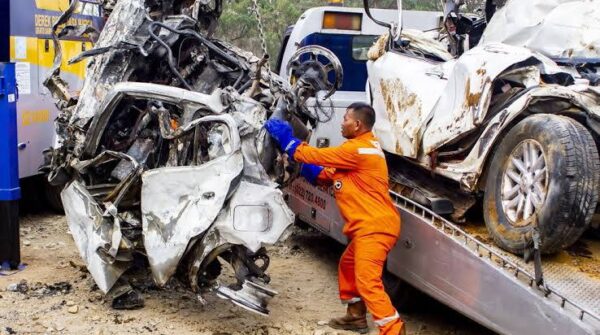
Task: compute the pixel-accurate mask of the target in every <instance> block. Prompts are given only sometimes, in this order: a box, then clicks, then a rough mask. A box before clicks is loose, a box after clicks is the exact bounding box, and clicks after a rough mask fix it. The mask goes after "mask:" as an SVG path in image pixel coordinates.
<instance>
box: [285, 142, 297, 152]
mask: <svg viewBox="0 0 600 335" xmlns="http://www.w3.org/2000/svg"><path fill="white" fill-rule="evenodd" d="M296 143H298V141H296V140H291V141H290V143H288V145H287V146H286V147H285V150H283V151H285V152H287V151H288V150H290V148H291V147H292V146H293V145H294V144H296Z"/></svg>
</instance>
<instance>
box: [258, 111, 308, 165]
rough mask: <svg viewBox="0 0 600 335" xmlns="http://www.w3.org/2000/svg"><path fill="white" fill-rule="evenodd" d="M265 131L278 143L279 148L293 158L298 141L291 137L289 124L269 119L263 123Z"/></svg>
mask: <svg viewBox="0 0 600 335" xmlns="http://www.w3.org/2000/svg"><path fill="white" fill-rule="evenodd" d="M265 129H267V131H268V132H269V134H270V135H271V136H272V137H273V138H274V139H275V141H277V143H279V148H280V149H281V150H282V151H285V152H287V154H288V155H289V156H290V158H293V157H294V152H295V151H296V147H298V145H300V140H299V139H297V138H295V137H294V135H292V127H291V126H290V124H289V123H287V122H286V121H283V120H278V119H270V120H268V121H267V122H266V123H265Z"/></svg>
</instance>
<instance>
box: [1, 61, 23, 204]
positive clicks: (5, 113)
mask: <svg viewBox="0 0 600 335" xmlns="http://www.w3.org/2000/svg"><path fill="white" fill-rule="evenodd" d="M17 97H18V93H17V86H16V83H15V64H13V63H0V157H1V158H0V201H3V200H4V201H8V200H18V199H19V198H20V197H21V189H20V187H19V162H18V152H17Z"/></svg>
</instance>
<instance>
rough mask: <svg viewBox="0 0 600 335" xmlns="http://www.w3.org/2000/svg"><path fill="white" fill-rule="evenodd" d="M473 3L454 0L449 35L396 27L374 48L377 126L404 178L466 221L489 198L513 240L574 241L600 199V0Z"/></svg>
mask: <svg viewBox="0 0 600 335" xmlns="http://www.w3.org/2000/svg"><path fill="white" fill-rule="evenodd" d="M462 3H464V2H463V1H455V0H448V1H446V11H445V19H444V28H443V31H442V32H441V34H440V36H439V37H436V38H431V37H428V36H427V35H426V34H424V33H423V32H418V31H404V30H397V31H395V30H394V29H390V33H389V36H392V37H391V38H389V41H388V40H386V38H387V37H384V38H382V40H381V42H380V43H379V44H377V45H376V46H375V47H374V48H373V49H372V50H371V51H370V58H371V61H370V62H369V63H368V72H369V86H370V90H371V97H372V103H373V106H374V108H375V110H376V111H377V113H378V122H377V124H376V125H375V132H376V134H377V136H378V137H379V139H380V141H381V145H382V148H383V149H384V150H386V151H387V152H389V153H391V154H393V155H394V156H396V157H395V158H398V165H397V166H402V168H399V169H396V172H397V174H396V178H395V179H396V180H395V181H396V182H399V183H400V184H403V185H404V186H406V187H407V189H410V190H413V191H403V193H404V194H406V195H409V193H410V192H412V193H410V195H415V193H420V194H418V196H412V198H413V199H414V200H416V201H418V202H420V203H422V204H424V205H427V206H430V207H432V208H434V209H438V210H439V211H438V213H440V214H452V215H453V218H454V219H456V220H461V219H463V218H464V214H465V212H466V211H467V209H468V208H470V207H472V206H473V205H474V204H475V203H476V200H477V199H478V198H483V199H482V204H483V214H484V217H485V223H486V226H487V228H488V231H489V232H490V235H491V237H492V238H493V240H494V241H495V242H496V243H497V244H498V245H499V246H501V247H502V248H504V249H505V250H508V251H511V252H513V253H518V254H522V253H527V252H529V251H531V250H532V249H533V248H534V244H535V248H536V249H538V248H539V250H541V251H543V252H546V253H553V252H556V251H558V250H561V249H563V248H566V247H568V246H570V245H572V244H573V243H574V242H575V241H577V240H578V239H579V237H580V236H581V235H582V234H583V233H584V232H585V231H586V230H587V229H588V228H589V227H590V226H591V220H592V216H593V214H594V212H595V209H596V204H597V202H598V188H599V186H600V163H599V162H600V161H599V157H598V149H597V148H598V143H599V141H598V138H599V136H600V132H599V130H600V128H599V125H600V123H599V122H600V109H599V107H598V106H599V105H600V88H599V87H598V84H599V82H600V81H599V80H598V78H599V73H600V51H599V49H598V45H599V40H598V36H600V35H599V32H600V25H599V22H600V10H599V8H600V6H598V1H569V0H552V1H543V0H539V1H527V2H524V1H517V0H512V1H511V0H508V1H497V0H488V1H487V2H486V14H487V17H488V18H487V20H485V19H483V18H471V17H469V16H466V15H463V14H461V13H460V11H459V8H460V5H461V4H462ZM367 5H368V1H367V0H365V6H367ZM400 31H401V33H400V34H398V33H397V32H400ZM386 41H388V42H386ZM425 41H426V42H425ZM565 41H568V43H566V42H565ZM563 42H564V43H563ZM435 45H437V47H433V46H435ZM446 50H448V51H446ZM425 171H427V173H423V172H425ZM407 173H408V174H407ZM411 176H412V177H411ZM414 176H417V177H418V178H417V177H414ZM429 176H432V177H431V178H429ZM414 190H416V191H414ZM419 195H420V196H419ZM536 235H539V240H541V242H540V243H537V242H536V243H534V236H536ZM535 239H537V237H536V238H535Z"/></svg>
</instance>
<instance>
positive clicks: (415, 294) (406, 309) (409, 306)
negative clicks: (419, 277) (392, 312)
mask: <svg viewBox="0 0 600 335" xmlns="http://www.w3.org/2000/svg"><path fill="white" fill-rule="evenodd" d="M381 280H382V281H383V287H384V288H385V293H387V294H388V296H389V297H390V299H391V300H392V304H393V305H394V307H395V308H396V310H398V311H399V312H401V313H411V312H414V311H416V310H418V309H419V307H420V306H421V301H422V300H423V298H424V297H423V293H421V291H419V290H417V289H416V288H414V287H412V286H411V285H410V284H408V283H407V282H405V281H403V280H402V279H400V278H398V277H396V276H395V275H394V274H392V273H391V272H389V271H388V270H387V269H385V268H384V270H383V274H382V276H381Z"/></svg>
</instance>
